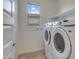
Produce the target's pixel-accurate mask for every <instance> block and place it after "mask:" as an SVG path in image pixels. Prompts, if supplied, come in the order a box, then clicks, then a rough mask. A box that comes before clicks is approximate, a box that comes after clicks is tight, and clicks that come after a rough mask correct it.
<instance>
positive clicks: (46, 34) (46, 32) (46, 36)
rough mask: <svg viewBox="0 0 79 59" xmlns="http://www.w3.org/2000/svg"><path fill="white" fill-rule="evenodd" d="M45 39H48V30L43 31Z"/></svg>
mask: <svg viewBox="0 0 79 59" xmlns="http://www.w3.org/2000/svg"><path fill="white" fill-rule="evenodd" d="M45 40H46V41H48V31H47V30H46V31H45Z"/></svg>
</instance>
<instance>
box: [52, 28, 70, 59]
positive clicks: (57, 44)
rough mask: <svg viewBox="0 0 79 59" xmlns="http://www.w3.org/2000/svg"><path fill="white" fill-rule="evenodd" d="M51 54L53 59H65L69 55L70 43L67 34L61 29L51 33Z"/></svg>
mask: <svg viewBox="0 0 79 59" xmlns="http://www.w3.org/2000/svg"><path fill="white" fill-rule="evenodd" d="M52 54H53V57H54V59H67V58H69V57H70V54H71V42H70V39H69V36H68V34H67V33H66V31H65V30H63V29H62V28H56V29H55V31H53V33H52Z"/></svg>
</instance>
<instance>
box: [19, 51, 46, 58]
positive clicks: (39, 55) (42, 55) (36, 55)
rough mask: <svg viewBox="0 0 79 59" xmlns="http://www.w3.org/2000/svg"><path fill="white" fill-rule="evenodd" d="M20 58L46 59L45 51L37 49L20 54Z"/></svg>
mask: <svg viewBox="0 0 79 59" xmlns="http://www.w3.org/2000/svg"><path fill="white" fill-rule="evenodd" d="M18 59H46V56H45V53H44V51H37V52H33V53H28V54H22V55H20V56H18Z"/></svg>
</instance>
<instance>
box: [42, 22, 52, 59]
mask: <svg viewBox="0 0 79 59" xmlns="http://www.w3.org/2000/svg"><path fill="white" fill-rule="evenodd" d="M51 25H52V23H46V24H45V25H44V27H43V41H44V46H45V55H46V57H47V59H52V58H51V57H52V56H51Z"/></svg>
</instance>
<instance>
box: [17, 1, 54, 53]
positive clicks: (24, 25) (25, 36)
mask: <svg viewBox="0 0 79 59" xmlns="http://www.w3.org/2000/svg"><path fill="white" fill-rule="evenodd" d="M29 2H31V3H34V4H39V5H40V6H41V15H40V16H41V18H40V26H28V17H27V16H28V15H27V12H26V5H27V3H29ZM54 4H55V1H54V0H18V39H17V54H22V53H28V52H33V51H37V50H42V49H44V43H43V38H42V35H41V34H42V31H41V29H40V27H41V25H42V24H43V23H45V22H48V21H50V20H48V19H46V18H49V17H52V16H53V15H55V8H54V7H55V5H54Z"/></svg>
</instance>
